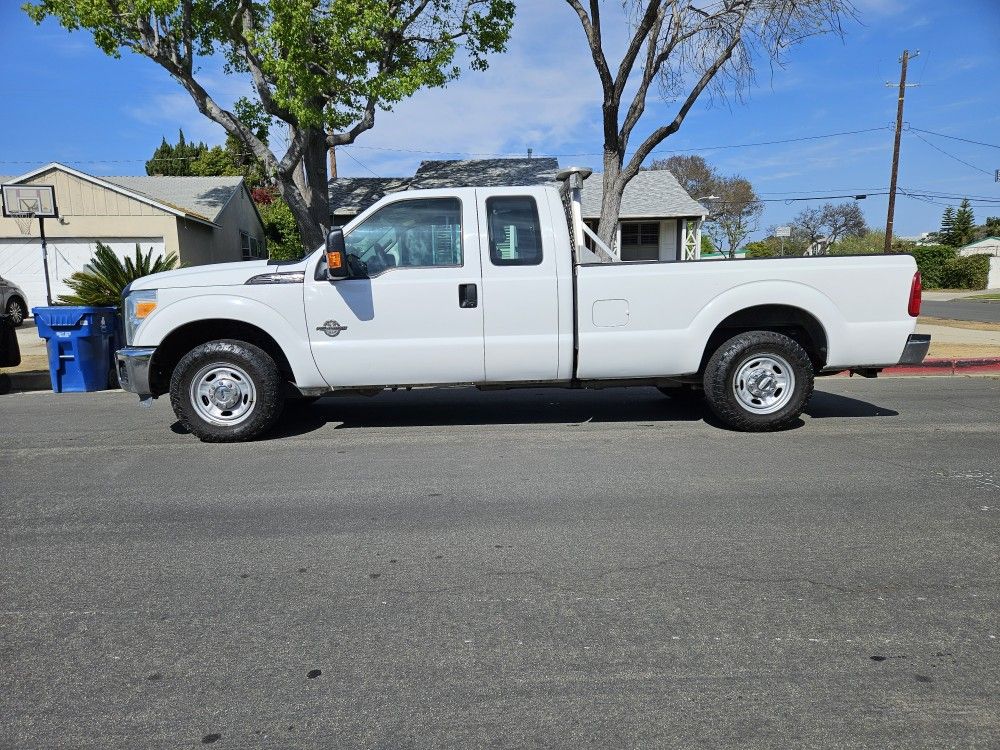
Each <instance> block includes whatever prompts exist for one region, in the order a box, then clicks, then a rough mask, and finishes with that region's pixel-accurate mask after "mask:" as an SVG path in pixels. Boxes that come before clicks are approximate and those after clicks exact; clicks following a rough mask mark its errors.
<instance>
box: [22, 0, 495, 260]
mask: <svg viewBox="0 0 1000 750" xmlns="http://www.w3.org/2000/svg"><path fill="white" fill-rule="evenodd" d="M24 8H25V10H26V11H27V12H28V14H29V15H30V16H31V18H32V19H33V20H34V21H35V22H36V23H41V22H42V21H43V20H44V19H45V18H48V17H54V18H55V19H56V20H58V21H59V23H60V24H62V25H63V26H64V27H65V28H67V29H69V30H70V31H73V30H76V29H80V28H84V29H87V30H89V31H90V32H91V33H92V34H93V36H94V41H95V42H96V43H97V45H98V46H99V47H100V48H101V49H102V50H103V51H104V52H105V53H107V54H108V55H111V56H112V57H119V56H120V55H121V51H122V50H123V49H126V50H131V51H132V52H135V53H136V54H139V55H143V56H145V57H148V58H149V59H150V60H153V61H154V62H155V63H157V64H158V65H160V66H161V67H162V68H163V69H164V70H166V71H167V72H168V73H169V74H170V75H171V76H173V78H174V79H175V80H176V81H177V82H178V83H179V84H180V85H181V86H182V87H183V88H184V89H185V90H186V91H187V92H188V94H190V96H191V98H192V99H193V100H194V103H195V105H196V106H197V107H198V110H199V111H200V112H201V113H202V114H203V115H205V116H206V117H209V118H210V119H212V120H213V121H215V122H216V123H218V124H219V125H221V126H222V127H223V128H224V129H225V130H226V132H227V133H228V134H229V135H231V136H232V137H233V138H235V139H236V140H237V141H238V142H239V143H240V144H241V146H242V150H243V151H246V152H247V153H250V154H253V156H254V157H255V158H256V159H258V160H260V162H261V163H262V164H263V165H264V169H265V172H266V175H267V177H268V178H269V179H272V180H274V182H275V184H276V186H277V188H278V191H279V193H280V194H281V197H282V198H284V200H285V201H286V202H287V203H288V206H289V208H290V209H291V211H292V214H293V215H294V217H295V221H296V225H297V227H298V230H299V234H300V235H301V237H302V241H303V242H304V243H305V244H306V245H307V246H309V247H316V246H318V245H319V244H320V243H321V242H322V241H323V235H324V231H325V228H326V227H327V226H328V225H329V223H330V211H329V200H328V196H327V166H326V164H327V163H326V156H327V150H328V149H329V148H331V147H334V146H341V145H345V144H350V143H354V141H355V140H356V139H357V138H358V136H360V135H361V134H362V133H364V132H365V131H367V130H369V129H371V128H372V127H373V126H374V124H375V114H376V111H377V110H379V109H383V110H385V109H391V107H392V105H393V104H395V103H397V102H399V101H401V100H403V99H405V98H406V97H408V96H410V95H412V94H414V93H415V92H416V91H418V90H420V89H422V88H425V87H438V86H444V85H445V84H446V83H447V82H448V81H450V80H452V79H454V78H455V77H457V76H458V75H459V72H460V71H459V68H458V66H457V65H456V64H455V56H456V54H457V52H458V50H459V47H460V46H461V45H464V47H465V49H466V51H467V53H468V57H469V60H470V65H471V67H472V68H473V69H476V70H482V69H484V68H486V66H487V61H486V58H487V56H488V55H489V54H490V53H494V52H500V51H502V50H503V49H504V47H505V45H506V41H507V38H508V35H509V33H510V29H511V25H512V23H513V15H514V5H513V2H511V0H311V1H310V2H301V1H300V0H32V1H31V2H28V3H27V4H26V5H25V6H24ZM215 53H220V54H221V55H222V56H223V57H224V59H225V60H226V69H227V72H236V73H241V74H246V75H248V76H249V78H250V80H251V81H252V95H253V99H252V100H250V99H248V100H246V101H247V102H248V104H249V106H251V107H252V108H253V109H255V110H256V111H257V112H258V113H259V114H260V115H261V116H262V117H264V118H266V119H267V120H268V121H269V122H270V121H272V120H274V119H276V120H279V121H281V122H283V123H284V124H285V126H287V130H288V146H287V149H285V152H284V154H283V155H280V156H279V155H278V154H276V153H275V152H273V151H272V150H271V147H270V145H269V144H268V142H267V140H265V139H261V138H259V137H258V135H257V134H256V133H255V132H254V129H253V127H252V126H250V125H249V124H247V122H246V121H245V120H246V118H241V117H240V116H239V112H238V111H231V110H228V109H226V108H225V107H224V106H223V105H222V104H221V103H220V102H219V101H218V100H217V99H216V98H215V97H214V96H213V95H212V94H211V93H210V92H209V90H208V89H207V88H206V85H207V83H208V77H207V76H205V75H204V74H203V61H204V59H205V58H207V57H208V56H210V55H212V54H215ZM233 109H234V110H238V107H234V108H233ZM303 172H304V177H299V178H298V179H297V178H296V177H297V174H298V175H301V174H302V173H303Z"/></svg>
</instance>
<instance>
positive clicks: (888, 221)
mask: <svg viewBox="0 0 1000 750" xmlns="http://www.w3.org/2000/svg"><path fill="white" fill-rule="evenodd" d="M919 54H920V51H919V50H917V51H916V52H914V53H913V54H912V55H911V54H910V51H909V50H908V49H904V50H903V56H902V57H901V58H900V59H899V62H900V63H901V64H902V67H901V68H900V71H899V101H898V102H897V103H896V140H895V143H894V144H893V147H892V176H891V177H890V178H889V211H888V213H887V214H886V217H885V247H884V248H883V252H885V253H891V252H892V220H893V217H894V215H895V213H896V178H897V177H898V175H899V139H900V138H901V137H902V135H903V99H904V98H905V97H906V88H907V85H906V66H907V63H909V62H910V60H911V59H913V58H915V57H916V56H917V55H919ZM892 85H893V84H891V83H887V84H886V86H892ZM910 85H911V86H914V85H916V84H910Z"/></svg>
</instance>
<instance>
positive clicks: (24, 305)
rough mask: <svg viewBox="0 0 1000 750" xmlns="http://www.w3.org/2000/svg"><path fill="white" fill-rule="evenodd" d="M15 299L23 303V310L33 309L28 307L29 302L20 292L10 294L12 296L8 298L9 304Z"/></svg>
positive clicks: (27, 311) (28, 311)
mask: <svg viewBox="0 0 1000 750" xmlns="http://www.w3.org/2000/svg"><path fill="white" fill-rule="evenodd" d="M15 300H17V301H18V302H20V303H21V309H22V310H24V311H25V312H26V313H30V312H31V310H29V309H28V303H27V302H25V301H24V297H22V296H21V295H20V294H12V295H10V297H8V298H7V304H8V305H9V304H10V303H11V302H14V301H15Z"/></svg>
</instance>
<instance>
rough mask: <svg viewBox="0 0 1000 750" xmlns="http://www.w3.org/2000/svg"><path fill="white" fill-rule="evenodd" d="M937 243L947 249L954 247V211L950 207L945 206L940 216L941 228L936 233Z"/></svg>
mask: <svg viewBox="0 0 1000 750" xmlns="http://www.w3.org/2000/svg"><path fill="white" fill-rule="evenodd" d="M937 239H938V242H940V243H941V244H942V245H948V246H949V247H955V246H956V244H957V243H956V242H955V209H954V208H952V207H951V206H946V207H945V209H944V213H943V214H942V215H941V228H940V229H939V230H938V233H937Z"/></svg>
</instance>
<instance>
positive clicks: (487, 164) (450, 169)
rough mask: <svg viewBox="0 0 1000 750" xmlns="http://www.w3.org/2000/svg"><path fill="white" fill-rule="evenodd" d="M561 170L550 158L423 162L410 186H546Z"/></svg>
mask: <svg viewBox="0 0 1000 750" xmlns="http://www.w3.org/2000/svg"><path fill="white" fill-rule="evenodd" d="M557 171H559V162H558V160H556V159H554V158H550V157H542V158H538V159H467V160H461V161H455V160H434V161H423V162H420V166H419V167H418V168H417V173H416V174H415V175H413V179H412V180H410V189H411V190H421V189H425V188H456V187H507V186H514V185H544V184H546V183H548V182H551V181H552V180H554V179H555V176H556V172H557Z"/></svg>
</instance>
